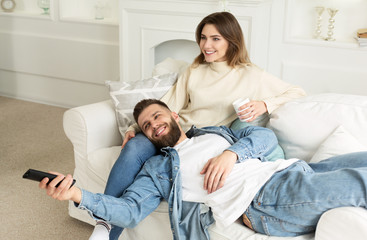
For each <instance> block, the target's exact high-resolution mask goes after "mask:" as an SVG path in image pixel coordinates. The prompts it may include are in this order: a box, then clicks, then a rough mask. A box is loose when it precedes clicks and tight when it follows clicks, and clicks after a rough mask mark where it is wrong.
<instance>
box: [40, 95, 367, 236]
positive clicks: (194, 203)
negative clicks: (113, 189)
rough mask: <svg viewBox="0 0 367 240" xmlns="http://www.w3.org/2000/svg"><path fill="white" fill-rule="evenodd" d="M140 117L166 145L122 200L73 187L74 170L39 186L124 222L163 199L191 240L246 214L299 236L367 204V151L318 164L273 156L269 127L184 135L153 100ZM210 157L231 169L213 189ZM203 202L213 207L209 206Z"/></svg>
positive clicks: (252, 221) (141, 106) (256, 224)
mask: <svg viewBox="0 0 367 240" xmlns="http://www.w3.org/2000/svg"><path fill="white" fill-rule="evenodd" d="M134 117H135V120H136V122H137V123H138V125H139V127H140V128H141V129H142V131H143V133H144V134H145V135H146V136H147V137H148V138H149V139H150V140H151V141H152V142H153V143H154V144H155V145H156V146H157V147H160V148H161V147H162V149H161V152H162V153H161V154H160V155H158V156H154V157H152V158H151V159H149V160H148V161H147V162H146V163H145V165H144V167H143V168H142V170H141V171H140V173H139V174H138V176H137V177H136V179H135V181H134V183H133V184H132V185H131V186H130V187H129V188H128V189H127V190H126V192H125V193H124V194H123V196H122V197H121V198H114V197H111V196H107V195H103V194H93V193H90V192H88V191H86V190H83V189H79V188H77V187H75V186H73V187H71V188H70V189H69V187H70V186H71V183H72V176H71V175H67V176H66V177H65V179H64V176H63V175H61V174H59V176H58V177H57V178H55V179H54V180H53V181H52V182H50V183H49V184H48V185H46V183H47V182H48V179H47V178H45V179H43V180H42V182H41V183H40V188H44V189H46V190H47V194H48V195H50V196H52V197H53V198H55V199H58V200H72V201H74V202H75V204H76V205H77V206H78V208H80V209H85V210H87V211H88V212H89V213H90V214H91V215H92V216H94V217H95V218H96V219H104V220H106V221H107V222H109V223H111V224H113V225H116V226H121V227H124V228H131V227H134V226H136V225H137V224H138V223H139V222H140V221H142V220H143V219H144V218H145V217H146V216H147V215H148V214H150V213H151V212H152V211H154V210H155V209H156V208H157V207H158V205H159V204H160V202H161V200H162V199H164V200H166V201H167V202H168V204H169V217H170V222H171V228H172V233H173V237H174V239H190V240H193V239H209V233H208V231H207V228H208V226H209V225H210V224H212V223H213V222H214V219H215V220H216V222H217V225H219V226H223V227H226V226H228V225H230V224H231V223H233V222H234V221H235V220H236V219H238V218H239V217H242V218H243V221H244V223H245V224H246V225H247V226H248V227H249V228H251V229H253V230H254V231H256V232H260V233H263V234H267V235H274V236H297V235H301V234H306V233H310V232H312V231H314V230H315V228H316V224H317V222H318V220H319V218H320V216H321V214H322V213H324V212H325V211H327V210H329V209H332V208H336V207H342V206H358V207H366V192H367V187H366V183H367V152H360V153H353V154H347V155H342V156H338V157H333V158H330V159H328V160H324V161H322V162H320V163H313V164H307V163H306V162H304V161H301V160H297V159H289V160H283V159H279V160H277V161H275V162H267V161H266V158H265V156H266V154H268V153H269V152H271V151H272V149H274V148H275V147H276V144H277V140H276V136H275V135H274V133H273V132H272V131H271V130H269V129H266V128H261V127H247V128H244V129H242V130H239V131H233V130H231V129H229V128H226V127H207V128H203V129H197V128H195V127H193V128H192V129H191V130H190V131H189V132H188V133H187V134H185V133H184V132H183V131H182V129H181V127H180V125H179V124H178V120H179V116H178V115H177V114H176V113H174V112H171V111H170V110H169V109H168V107H167V106H166V105H165V104H164V103H163V102H161V101H159V100H152V99H147V100H143V101H141V102H139V103H138V104H137V105H136V107H135V109H134ZM189 137H190V138H189ZM208 160H209V161H208ZM212 162H222V163H223V164H225V165H229V167H230V168H232V170H231V172H230V174H229V175H228V176H223V175H222V176H221V177H222V178H223V179H222V180H223V181H225V184H224V185H223V184H221V186H222V185H223V186H222V187H220V188H219V189H218V190H216V191H214V192H211V193H208V186H210V185H212V183H213V182H215V178H216V174H217V172H218V169H214V168H212V166H213V165H212V164H211V163H212ZM207 163H209V164H207ZM204 166H206V170H207V172H211V174H209V178H205V177H204V175H203V174H200V172H201V170H202V169H203V168H204ZM63 179H64V180H63ZM217 180H218V179H217ZM60 181H62V183H61V184H60V186H59V187H57V188H55V186H56V184H58V183H59V182H60ZM219 182H220V181H219ZM199 203H204V204H205V205H206V206H208V207H210V210H207V211H203V208H204V207H203V206H204V205H202V204H199Z"/></svg>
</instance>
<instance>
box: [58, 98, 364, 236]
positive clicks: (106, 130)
mask: <svg viewBox="0 0 367 240" xmlns="http://www.w3.org/2000/svg"><path fill="white" fill-rule="evenodd" d="M341 125H342V127H340V126H341ZM267 127H269V128H271V129H273V130H274V132H275V133H276V135H277V137H278V139H279V143H280V145H281V146H282V147H283V149H284V151H285V155H286V158H291V157H297V158H300V159H304V160H307V161H310V160H311V158H312V157H313V156H314V155H315V153H316V152H317V156H319V157H325V156H329V155H334V154H340V153H347V152H353V151H360V150H367V147H366V146H367V96H352V95H340V94H321V95H315V96H309V97H306V98H302V99H298V100H295V101H292V102H290V103H287V104H285V105H284V106H282V107H281V108H279V109H278V110H276V111H275V112H274V113H273V114H271V116H270V121H269V122H268V124H267ZM64 129H65V133H66V135H67V137H68V138H69V139H70V141H71V142H72V144H73V146H74V153H75V154H74V155H75V172H74V177H75V179H76V180H77V182H76V184H77V186H79V187H81V188H84V189H87V190H89V191H92V192H103V190H104V187H105V184H106V180H107V177H108V174H109V171H110V169H111V167H112V165H113V163H114V161H115V160H116V159H117V157H118V155H119V152H120V150H121V147H120V146H121V136H120V134H119V131H118V127H117V124H116V117H115V111H114V106H113V104H112V102H111V101H104V102H99V103H95V104H90V105H86V106H81V107H76V108H72V109H70V110H68V111H66V112H65V114H64ZM317 160H318V159H313V161H317ZM366 161H367V159H366ZM341 194H342V193H341ZM69 214H70V216H72V217H74V218H77V219H80V220H82V221H85V222H88V223H91V224H94V221H93V220H92V219H91V217H90V216H89V215H87V213H86V211H81V210H78V209H76V208H75V207H74V205H73V204H70V205H69ZM366 226H367V211H366V210H365V209H362V208H353V207H345V208H339V209H333V210H330V211H328V212H326V213H325V214H324V215H323V216H322V217H321V219H320V221H319V223H318V226H317V230H316V234H308V235H304V236H299V237H295V238H279V237H269V236H265V235H261V234H256V233H254V232H253V231H251V230H250V229H248V228H247V227H245V226H244V225H243V224H242V223H241V222H240V221H237V222H235V223H234V224H232V225H231V226H230V227H228V228H227V229H219V228H217V227H216V226H215V225H213V226H211V227H210V235H211V239H213V240H219V239H220V240H224V239H226V240H234V239H235V240H238V239H246V240H260V239H261V240H264V239H269V240H271V239H274V240H275V239H298V240H301V239H302V240H306V239H307V240H311V239H316V240H326V239H329V240H338V239H343V240H346V239H353V240H359V239H360V240H362V239H367V230H366V229H367V228H366ZM120 239H125V240H126V239H130V240H143V239H149V240H155V239H156V240H162V239H172V235H171V232H170V228H169V219H168V213H167V203H166V202H162V203H161V205H160V206H159V207H158V209H156V211H154V212H153V213H152V214H150V215H149V216H148V217H147V218H146V219H145V220H144V221H143V222H141V223H140V224H139V225H138V226H137V227H136V228H134V229H126V230H125V231H124V232H123V234H122V236H121V238H120Z"/></svg>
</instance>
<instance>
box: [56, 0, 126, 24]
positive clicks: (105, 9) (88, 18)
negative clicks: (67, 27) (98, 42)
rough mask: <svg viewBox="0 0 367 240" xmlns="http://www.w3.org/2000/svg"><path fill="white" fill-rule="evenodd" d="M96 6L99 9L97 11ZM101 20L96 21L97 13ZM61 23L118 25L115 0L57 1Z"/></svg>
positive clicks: (116, 2)
mask: <svg viewBox="0 0 367 240" xmlns="http://www.w3.org/2000/svg"><path fill="white" fill-rule="evenodd" d="M97 5H100V6H101V8H100V9H99V10H98V8H97ZM97 11H99V14H100V16H101V17H102V19H96V17H97V16H98V12H97ZM59 16H60V20H61V21H68V22H83V23H92V24H106V25H118V21H119V20H118V1H117V0H93V1H91V0H62V1H59Z"/></svg>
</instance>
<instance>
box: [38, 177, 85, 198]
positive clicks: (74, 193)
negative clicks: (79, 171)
mask: <svg viewBox="0 0 367 240" xmlns="http://www.w3.org/2000/svg"><path fill="white" fill-rule="evenodd" d="M52 173H53V174H55V175H57V177H56V178H55V179H54V180H52V181H51V182H50V183H49V184H47V183H48V181H49V179H48V178H44V179H43V180H42V181H41V182H40V184H39V187H40V188H42V189H46V193H47V195H49V196H50V197H52V198H54V199H57V200H60V201H64V200H71V201H74V202H75V203H77V204H79V203H80V201H81V199H82V192H81V190H80V189H79V188H77V187H75V186H73V187H71V188H70V186H71V184H72V183H73V177H72V176H71V175H70V174H68V175H67V176H66V177H65V176H64V175H63V174H61V173H57V172H52ZM59 182H61V183H60V185H59V186H58V187H55V186H56V185H57V184H58V183H59Z"/></svg>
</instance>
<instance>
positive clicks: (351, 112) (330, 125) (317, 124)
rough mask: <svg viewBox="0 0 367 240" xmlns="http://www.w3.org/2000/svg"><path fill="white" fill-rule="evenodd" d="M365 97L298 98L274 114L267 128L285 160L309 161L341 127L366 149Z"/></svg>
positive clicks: (324, 95) (366, 104) (366, 111)
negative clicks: (276, 139) (279, 146)
mask: <svg viewBox="0 0 367 240" xmlns="http://www.w3.org/2000/svg"><path fill="white" fill-rule="evenodd" d="M366 122H367V96H357V95H345V94H335V93H326V94H318V95H313V96H308V97H304V98H299V99H296V100H293V101H291V102H288V103H286V104H284V105H283V106H281V107H279V108H278V109H277V110H275V111H274V112H273V113H272V114H271V116H270V120H269V123H268V125H267V127H269V128H270V129H272V130H273V131H274V132H275V134H276V135H277V137H278V141H279V144H280V145H281V147H282V148H283V150H284V154H285V157H286V158H287V159H288V158H299V159H303V160H306V161H309V160H310V159H311V158H312V156H313V155H314V154H315V152H316V151H317V149H318V148H319V146H320V145H321V144H322V143H323V142H324V141H325V139H326V138H327V137H328V136H329V135H330V134H331V133H332V132H333V131H334V130H335V129H336V128H337V127H338V126H340V125H343V126H344V127H345V128H346V129H348V131H349V132H350V134H351V135H353V136H354V137H355V138H356V139H357V140H358V141H359V142H360V143H361V144H362V145H364V146H367V124H366Z"/></svg>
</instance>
